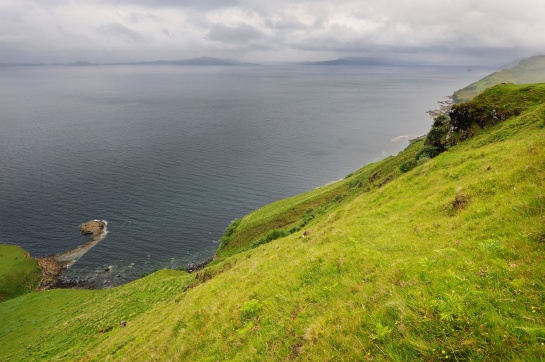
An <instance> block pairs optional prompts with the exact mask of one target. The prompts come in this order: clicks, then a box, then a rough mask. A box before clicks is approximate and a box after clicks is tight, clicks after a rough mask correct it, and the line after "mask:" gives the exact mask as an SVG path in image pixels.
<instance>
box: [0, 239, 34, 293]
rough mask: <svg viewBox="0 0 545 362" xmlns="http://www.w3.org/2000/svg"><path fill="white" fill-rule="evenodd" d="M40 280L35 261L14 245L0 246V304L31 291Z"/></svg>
mask: <svg viewBox="0 0 545 362" xmlns="http://www.w3.org/2000/svg"><path fill="white" fill-rule="evenodd" d="M41 280H42V272H41V270H40V267H39V265H38V262H37V261H36V259H34V258H31V257H30V255H28V253H27V252H26V251H24V250H23V249H22V248H20V247H18V246H15V245H5V244H3V245H0V302H2V301H5V300H7V299H10V298H14V297H16V296H19V295H21V294H25V293H28V292H31V291H33V290H34V289H35V288H36V287H37V286H38V285H39V284H40V282H41Z"/></svg>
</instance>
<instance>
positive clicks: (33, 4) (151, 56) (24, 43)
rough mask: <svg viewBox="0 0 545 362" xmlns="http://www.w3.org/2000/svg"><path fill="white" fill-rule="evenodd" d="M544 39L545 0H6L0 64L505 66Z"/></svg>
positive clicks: (0, 18) (544, 49)
mask: <svg viewBox="0 0 545 362" xmlns="http://www.w3.org/2000/svg"><path fill="white" fill-rule="evenodd" d="M544 34H545V1H544V0H516V1H515V0H449V1H444V0H327V1H326V0H312V1H311V0H274V1H271V0H177V1H176V0H157V1H152V0H94V1H87V0H0V63H14V62H30V63H53V62H61V63H63V62H74V61H77V60H87V61H91V62H100V63H104V62H117V61H146V60H156V59H168V60H175V59H184V58H193V57H200V56H212V57H222V58H231V59H239V60H244V61H251V62H259V63H268V62H274V61H300V60H328V59H334V58H338V57H365V56H370V57H387V58H393V59H405V60H415V61H426V62H437V63H447V64H502V63H505V62H509V61H510V60H512V59H515V58H518V57H524V56H531V55H535V54H543V53H545V35H544Z"/></svg>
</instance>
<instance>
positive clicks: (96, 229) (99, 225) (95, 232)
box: [79, 220, 108, 241]
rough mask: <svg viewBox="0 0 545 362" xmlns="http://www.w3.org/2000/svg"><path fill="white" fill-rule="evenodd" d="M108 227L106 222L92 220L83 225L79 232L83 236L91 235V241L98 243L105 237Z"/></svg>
mask: <svg viewBox="0 0 545 362" xmlns="http://www.w3.org/2000/svg"><path fill="white" fill-rule="evenodd" d="M106 226H108V222H107V221H106V220H91V221H87V222H84V223H83V224H81V225H80V226H79V230H80V232H81V233H82V234H83V235H89V234H91V240H93V241H96V240H99V239H102V238H103V237H104V234H105V233H106Z"/></svg>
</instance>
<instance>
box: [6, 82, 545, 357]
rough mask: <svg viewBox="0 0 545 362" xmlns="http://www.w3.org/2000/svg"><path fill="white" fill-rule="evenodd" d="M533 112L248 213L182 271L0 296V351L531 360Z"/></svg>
mask: <svg viewBox="0 0 545 362" xmlns="http://www.w3.org/2000/svg"><path fill="white" fill-rule="evenodd" d="M538 87H544V86H543V85H541V86H538ZM491 92H497V93H498V94H500V93H501V92H502V90H501V87H500V88H495V89H494V90H491ZM504 94H505V98H504V99H503V100H502V99H498V100H497V101H498V102H509V101H510V98H511V97H512V95H510V93H509V92H505V93H504ZM489 96H492V95H489ZM544 111H545V106H544V104H543V103H540V101H539V100H537V101H535V103H532V104H527V105H526V108H525V109H523V110H521V112H520V114H519V115H518V116H513V117H511V118H509V119H508V120H507V121H505V122H502V123H498V124H496V125H493V126H491V127H488V128H485V129H484V130H481V131H480V132H478V133H476V134H475V135H473V137H471V138H470V139H468V140H466V141H464V142H461V143H459V144H458V145H456V146H453V147H451V148H450V149H449V150H448V151H446V152H444V153H442V154H440V155H439V156H437V157H435V158H433V159H431V160H428V161H427V162H424V163H421V164H420V165H417V166H416V167H415V168H413V169H412V170H410V171H408V172H405V173H402V172H401V171H399V167H400V166H401V164H402V163H403V162H407V160H411V159H414V156H415V154H416V152H418V150H419V148H421V147H422V142H421V141H420V142H416V143H415V144H413V145H412V146H411V147H409V148H408V149H407V150H406V151H404V152H402V153H400V154H399V155H397V156H394V157H390V158H388V159H386V160H384V161H381V162H378V163H375V164H371V165H368V166H366V167H364V168H362V169H361V170H359V171H357V172H355V173H354V174H352V175H350V177H347V178H346V179H345V180H342V181H339V182H337V183H335V184H331V185H327V186H324V187H322V188H318V189H316V190H313V191H311V192H310V193H307V194H304V195H299V196H296V197H295V198H291V199H287V200H281V201H279V202H276V203H273V204H271V205H268V206H266V207H264V208H262V209H260V210H257V211H255V212H253V213H251V214H249V215H248V216H246V217H244V218H242V219H241V221H240V222H239V223H238V225H237V227H236V228H235V229H234V231H233V232H232V233H231V235H230V237H229V242H228V243H232V244H231V245H228V248H227V247H226V248H224V249H222V250H223V251H224V253H223V254H222V253H221V252H220V255H221V257H220V259H219V260H217V261H216V262H215V263H214V264H213V265H211V266H210V267H208V268H207V269H204V270H201V271H200V272H198V273H196V274H187V273H184V272H176V271H159V272H156V273H153V274H152V275H150V276H148V277H146V278H143V279H140V280H137V281H135V282H132V283H129V284H127V285H124V286H122V287H119V288H115V289H110V290H99V291H78V290H54V291H49V292H43V293H31V294H26V295H23V296H20V297H18V298H14V299H11V300H8V301H6V302H3V303H1V304H0V320H1V321H2V323H1V324H0V346H1V347H0V360H22V361H23V360H24V361H32V360H48V359H49V360H66V361H93V360H97V361H102V360H107V359H108V360H126V361H133V360H139V361H150V360H179V361H414V360H418V361H450V360H452V361H507V360H513V361H540V360H544V359H545V346H544V345H545V327H544V325H545V279H544V275H545V260H544V259H545V181H544V180H545V177H544V176H545V127H544V124H543V122H544V117H543V112H544ZM339 195H340V196H341V197H338V196H339ZM309 208H313V209H315V210H319V209H320V208H324V209H323V210H324V212H316V213H315V214H314V217H313V218H312V219H310V220H307V223H306V224H305V225H304V227H302V228H301V229H300V230H299V231H297V232H293V233H291V234H289V235H288V236H286V237H281V238H278V239H276V240H270V241H269V242H267V243H263V244H261V245H255V244H254V242H255V240H259V238H260V237H262V236H263V235H267V234H268V233H270V232H271V230H274V229H278V228H282V229H285V228H288V227H293V226H294V225H297V224H298V223H300V222H301V220H302V217H303V215H304V213H305V211H306V210H308V209H309ZM307 215H308V214H307ZM304 231H310V232H309V233H307V236H306V237H304V238H303V237H302V233H303V232H304ZM122 321H125V322H126V326H124V327H122V326H121V325H120V323H121V322H122Z"/></svg>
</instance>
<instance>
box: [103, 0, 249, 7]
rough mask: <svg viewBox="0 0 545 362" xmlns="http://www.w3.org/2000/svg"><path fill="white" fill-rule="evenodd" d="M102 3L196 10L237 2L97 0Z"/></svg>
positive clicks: (235, 2) (209, 0) (229, 0)
mask: <svg viewBox="0 0 545 362" xmlns="http://www.w3.org/2000/svg"><path fill="white" fill-rule="evenodd" d="M99 1H101V2H103V3H108V4H114V5H119V4H122V5H139V6H145V7H149V8H156V7H173V8H196V9H216V8H226V7H232V6H236V5H238V4H239V3H240V1H239V0H99Z"/></svg>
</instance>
